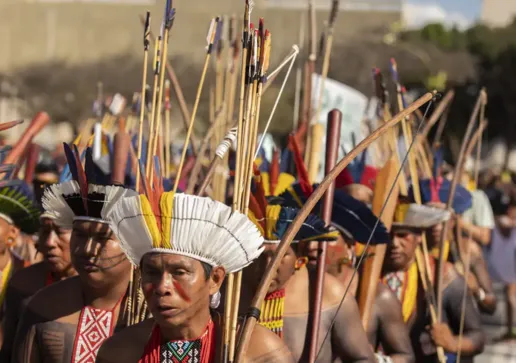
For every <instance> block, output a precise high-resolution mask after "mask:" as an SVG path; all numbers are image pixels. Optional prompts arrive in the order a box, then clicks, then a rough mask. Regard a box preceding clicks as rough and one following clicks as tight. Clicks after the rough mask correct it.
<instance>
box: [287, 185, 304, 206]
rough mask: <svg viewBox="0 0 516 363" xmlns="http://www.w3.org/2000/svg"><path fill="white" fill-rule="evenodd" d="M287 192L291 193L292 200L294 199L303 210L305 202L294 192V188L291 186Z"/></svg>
mask: <svg viewBox="0 0 516 363" xmlns="http://www.w3.org/2000/svg"><path fill="white" fill-rule="evenodd" d="M287 190H288V191H289V192H290V194H291V195H292V198H294V200H295V201H296V203H297V204H298V205H299V208H303V201H302V200H301V198H299V196H298V195H297V193H296V191H295V190H294V188H292V186H289V187H288V188H287Z"/></svg>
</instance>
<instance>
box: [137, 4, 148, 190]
mask: <svg viewBox="0 0 516 363" xmlns="http://www.w3.org/2000/svg"><path fill="white" fill-rule="evenodd" d="M150 23H151V17H150V12H148V11H147V16H146V18H145V25H144V27H143V72H142V74H143V75H142V94H141V98H140V124H139V128H138V155H137V157H138V160H140V159H141V157H142V148H143V121H144V118H145V107H146V104H145V101H146V100H145V95H146V93H147V92H145V91H146V87H147V69H148V63H149V35H150ZM139 190H140V163H139V162H138V163H136V191H139Z"/></svg>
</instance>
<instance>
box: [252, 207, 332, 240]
mask: <svg viewBox="0 0 516 363" xmlns="http://www.w3.org/2000/svg"><path fill="white" fill-rule="evenodd" d="M298 213H299V209H297V208H290V207H283V206H281V205H268V206H267V208H266V211H265V214H264V216H260V217H259V218H257V217H256V215H255V214H254V213H253V212H249V219H251V221H253V223H254V224H256V226H257V227H258V229H259V230H260V232H261V234H262V235H263V236H264V238H265V240H264V243H270V244H278V243H279V242H280V241H281V239H282V238H283V236H284V235H285V233H286V232H287V229H288V228H289V227H290V225H291V224H292V222H293V221H294V219H295V218H296V216H297V214H298ZM338 236H339V233H338V231H335V230H331V229H330V228H328V227H326V226H325V224H324V221H323V220H322V219H320V218H319V217H317V216H315V215H313V214H310V215H309V216H308V217H307V218H306V219H305V220H304V222H303V224H302V225H301V228H300V229H299V231H298V232H297V234H296V236H295V237H294V241H293V243H296V242H309V241H335V240H337V238H338Z"/></svg>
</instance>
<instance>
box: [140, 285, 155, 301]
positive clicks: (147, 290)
mask: <svg viewBox="0 0 516 363" xmlns="http://www.w3.org/2000/svg"><path fill="white" fill-rule="evenodd" d="M153 289H154V288H153V286H152V283H144V284H142V291H143V296H145V298H148V297H150V296H151V295H152V290H153Z"/></svg>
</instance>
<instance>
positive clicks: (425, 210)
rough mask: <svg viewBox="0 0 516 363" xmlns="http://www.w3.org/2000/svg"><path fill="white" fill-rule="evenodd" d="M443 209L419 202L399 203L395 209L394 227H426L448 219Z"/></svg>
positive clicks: (446, 212) (449, 214) (447, 212)
mask: <svg viewBox="0 0 516 363" xmlns="http://www.w3.org/2000/svg"><path fill="white" fill-rule="evenodd" d="M450 216H451V213H450V212H449V211H447V210H445V209H441V208H435V207H430V206H427V205H419V204H414V203H412V204H400V205H398V207H397V209H396V215H395V221H394V223H393V226H395V227H407V228H418V229H426V228H430V227H432V226H435V225H436V224H439V223H442V222H445V221H447V220H448V219H450Z"/></svg>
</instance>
